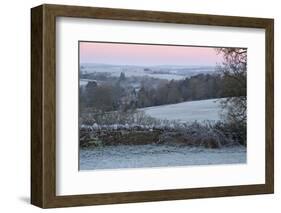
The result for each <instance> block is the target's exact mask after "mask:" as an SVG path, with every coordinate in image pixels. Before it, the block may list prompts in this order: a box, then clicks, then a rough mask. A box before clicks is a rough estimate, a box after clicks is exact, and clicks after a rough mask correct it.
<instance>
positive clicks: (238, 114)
mask: <svg viewBox="0 0 281 213" xmlns="http://www.w3.org/2000/svg"><path fill="white" fill-rule="evenodd" d="M216 51H217V53H218V54H221V55H222V57H223V62H222V64H221V65H219V66H218V67H217V70H218V72H219V73H220V74H221V75H222V77H223V78H224V85H223V94H224V96H225V97H227V98H226V99H225V100H224V101H222V102H221V104H222V106H223V109H224V110H226V118H227V120H228V121H229V122H232V123H238V124H243V125H246V121H247V49H245V48H217V49H216Z"/></svg>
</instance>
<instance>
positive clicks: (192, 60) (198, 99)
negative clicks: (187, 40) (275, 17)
mask: <svg viewBox="0 0 281 213" xmlns="http://www.w3.org/2000/svg"><path fill="white" fill-rule="evenodd" d="M77 58H78V62H79V63H78V74H77V75H79V78H78V79H79V82H78V85H79V86H78V89H79V118H78V121H79V129H78V130H77V131H79V138H78V143H79V162H78V165H79V171H84V170H101V169H103V170H104V169H132V168H157V167H161V168H162V167H178V166H207V165H227V164H229V165H230V164H232V165H233V164H246V163H247V48H245V47H212V46H209V47H208V46H192V45H176V44H144V43H121V42H101V41H79V42H78V57H77Z"/></svg>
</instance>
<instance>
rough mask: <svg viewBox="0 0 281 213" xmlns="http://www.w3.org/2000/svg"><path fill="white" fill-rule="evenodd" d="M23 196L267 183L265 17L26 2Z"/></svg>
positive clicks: (254, 188)
mask: <svg viewBox="0 0 281 213" xmlns="http://www.w3.org/2000/svg"><path fill="white" fill-rule="evenodd" d="M31 27H32V28H31V77H32V79H31V84H32V85H31V87H32V90H31V93H32V94H31V96H32V98H31V110H32V118H31V121H32V122H31V123H32V126H31V129H32V130H31V136H32V140H31V203H32V204H34V205H36V206H39V207H42V208H53V207H66V206H80V205H99V204H114V203H130V202H147V201H162V200H178V199H190V198H206V197H219V196H237V195H252V194H266V193H273V191H274V160H273V159H274V149H273V148H274V147H273V145H274V143H273V142H274V138H273V135H274V134H273V133H274V94H273V93H274V85H273V83H274V71H273V70H274V43H273V41H274V36H273V35H274V33H273V28H274V23H273V19H265V18H249V17H233V16H216V15H199V14H186V13H171V12H159V11H158V12H156V11H141V10H126V9H111V8H93V7H78V6H65V5H41V6H38V7H35V8H32V9H31Z"/></svg>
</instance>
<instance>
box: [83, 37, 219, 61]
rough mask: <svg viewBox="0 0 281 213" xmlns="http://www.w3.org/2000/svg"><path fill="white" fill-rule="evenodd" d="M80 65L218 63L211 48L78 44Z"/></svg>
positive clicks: (216, 56)
mask: <svg viewBox="0 0 281 213" xmlns="http://www.w3.org/2000/svg"><path fill="white" fill-rule="evenodd" d="M79 44H80V63H82V64H83V63H101V64H118V65H145V66H153V65H199V66H205V65H207V66H215V65H216V63H220V62H221V60H222V59H221V56H220V55H217V53H216V51H215V49H214V48H211V47H191V46H190V47H189V46H167V45H166V46H165V45H147V44H146V45H143V44H126V43H122V44H120V43H97V42H80V43H79Z"/></svg>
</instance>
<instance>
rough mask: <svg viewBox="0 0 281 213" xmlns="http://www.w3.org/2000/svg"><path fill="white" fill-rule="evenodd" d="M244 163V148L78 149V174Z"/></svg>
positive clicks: (123, 147) (126, 147)
mask: <svg viewBox="0 0 281 213" xmlns="http://www.w3.org/2000/svg"><path fill="white" fill-rule="evenodd" d="M241 163H246V148H245V147H240V146H234V147H224V148H221V149H205V148H200V147H188V146H184V147H182V146H168V145H119V146H107V147H99V148H92V149H89V148H87V149H83V148H81V149H80V170H93V169H117V168H145V167H170V166H191V165H215V164H241Z"/></svg>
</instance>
